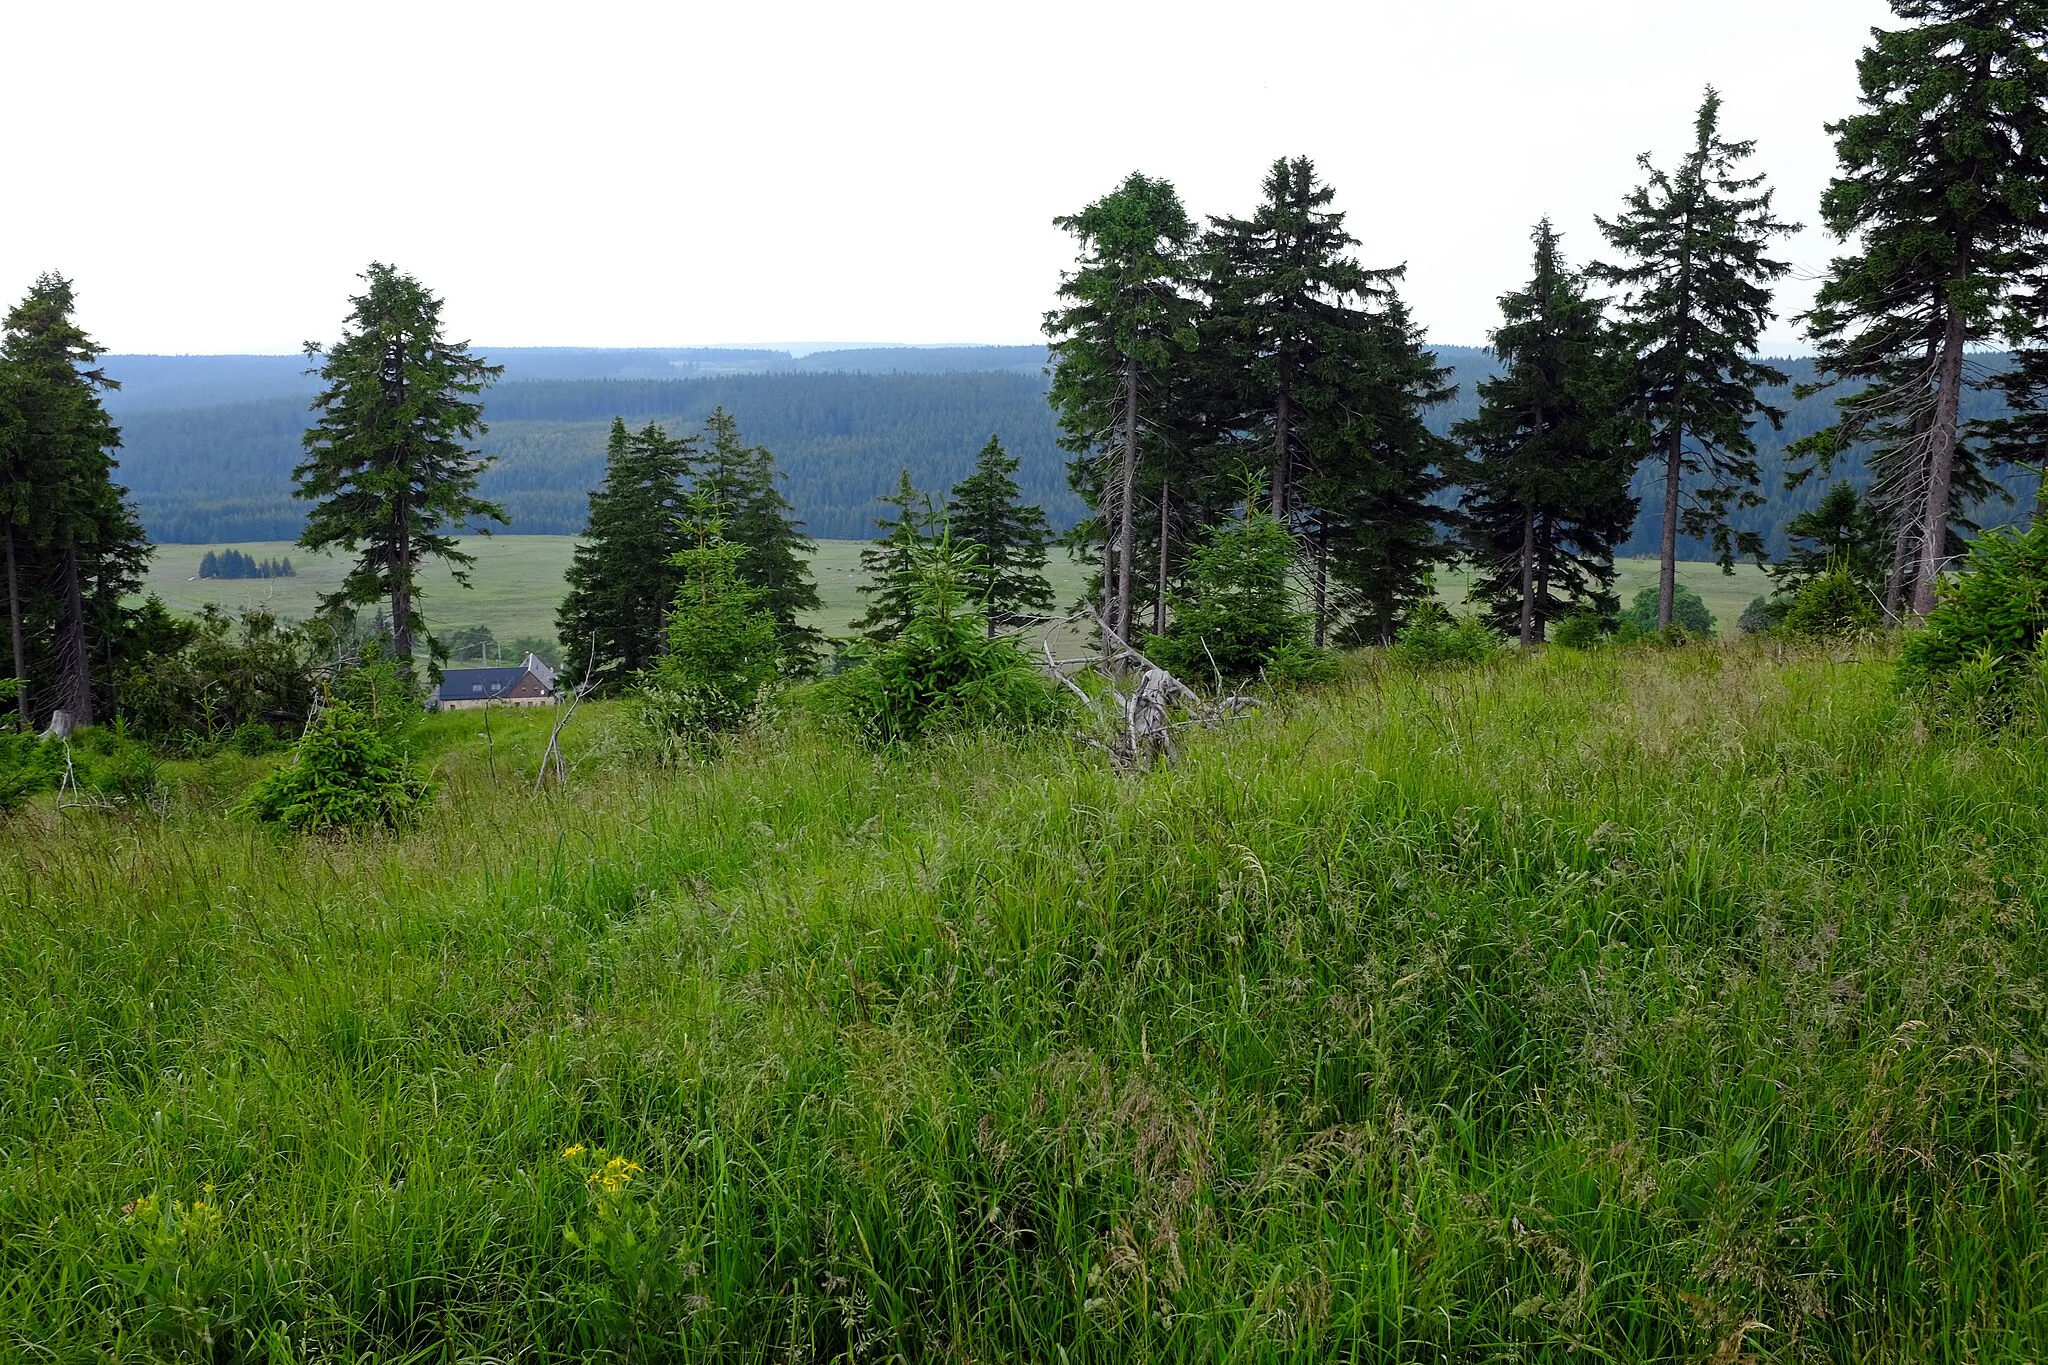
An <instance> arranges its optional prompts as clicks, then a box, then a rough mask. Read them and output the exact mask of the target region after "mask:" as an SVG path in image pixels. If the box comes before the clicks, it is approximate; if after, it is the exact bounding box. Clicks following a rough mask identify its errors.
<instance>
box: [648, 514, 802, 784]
mask: <svg viewBox="0 0 2048 1365" xmlns="http://www.w3.org/2000/svg"><path fill="white" fill-rule="evenodd" d="M681 530H682V535H683V540H684V543H683V547H682V548H681V549H679V550H677V551H676V552H675V553H674V554H673V555H672V556H671V559H672V560H673V564H672V566H671V567H673V568H674V569H675V570H676V580H677V581H676V594H675V600H674V601H673V602H672V603H671V604H670V614H669V618H668V626H667V632H668V648H667V651H666V652H665V653H664V654H663V655H662V657H661V659H660V661H659V662H658V663H656V664H655V665H654V667H653V669H652V670H651V673H650V678H649V680H650V684H651V685H650V686H649V688H648V690H647V694H646V697H645V699H644V707H645V710H646V713H647V714H648V715H649V717H650V718H651V719H653V720H654V721H655V722H656V724H657V725H658V726H659V727H660V728H661V729H663V730H665V731H666V732H668V733H670V734H673V735H675V736H677V737H678V738H680V739H682V740H684V741H685V742H687V743H692V744H702V743H705V742H707V741H709V740H712V739H714V738H716V737H717V736H718V735H721V734H724V733H727V732H730V731H734V730H738V729H741V728H743V727H745V726H746V725H747V724H748V723H749V722H751V721H752V720H753V718H754V716H755V714H756V713H757V712H758V711H759V710H760V706H761V700H762V698H763V697H764V696H765V695H766V694H767V691H768V689H769V687H771V686H772V685H773V684H774V681H775V676H776V672H777V669H778V664H779V661H780V660H781V658H782V652H783V651H782V645H781V643H780V640H779V638H778V635H779V632H778V630H777V626H776V621H775V616H774V613H772V612H770V611H769V610H768V606H767V601H766V598H767V596H768V591H767V589H765V588H757V587H754V586H752V585H750V584H748V583H747V582H746V581H745V578H744V577H743V575H742V573H741V568H740V566H741V562H742V561H743V560H744V559H745V558H746V555H747V547H746V546H744V545H741V544H739V543H738V542H736V541H731V540H727V539H726V538H725V534H724V530H725V527H724V521H723V519H722V518H720V517H719V515H718V509H717V507H716V506H715V505H714V504H713V503H712V502H711V500H710V498H709V497H708V496H707V495H705V494H702V493H697V494H692V495H691V497H690V500H689V511H688V515H687V516H686V517H685V518H683V520H682V522H681Z"/></svg>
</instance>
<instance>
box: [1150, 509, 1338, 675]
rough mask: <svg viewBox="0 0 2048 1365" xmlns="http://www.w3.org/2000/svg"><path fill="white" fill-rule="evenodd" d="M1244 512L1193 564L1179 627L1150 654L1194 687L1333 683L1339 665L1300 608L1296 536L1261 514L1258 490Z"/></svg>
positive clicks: (1179, 604) (1156, 639) (1176, 610)
mask: <svg viewBox="0 0 2048 1365" xmlns="http://www.w3.org/2000/svg"><path fill="white" fill-rule="evenodd" d="M1245 508H1246V510H1245V515H1244V516H1243V518H1241V519H1240V520H1237V521H1233V522H1228V523H1226V524H1224V525H1223V526H1220V527H1218V528H1217V530H1216V533H1215V534H1214V535H1213V536H1211V537H1210V539H1209V543H1208V544H1206V545H1204V546H1202V548H1200V549H1199V550H1196V551H1195V553H1194V555H1193V556H1192V557H1191V558H1190V559H1189V561H1188V572H1187V585H1186V587H1185V588H1184V589H1183V590H1182V591H1181V592H1180V593H1179V594H1178V595H1177V596H1176V597H1175V598H1174V600H1173V623H1172V625H1171V626H1170V627H1169V628H1168V630H1167V632H1166V633H1165V634H1164V635H1154V636H1152V637H1150V638H1149V639H1148V640H1147V641H1146V642H1145V652H1146V653H1147V654H1148V655H1149V656H1151V658H1152V659H1153V660H1154V661H1155V662H1156V663H1158V664H1159V666H1160V667H1162V668H1164V669H1166V670H1167V671H1169V672H1171V673H1174V674H1176V675H1178V676H1179V677H1181V678H1183V679H1190V680H1192V679H1205V678H1209V677H1212V676H1213V675H1215V674H1217V673H1220V674H1222V675H1223V677H1224V678H1225V679H1226V680H1233V679H1241V678H1254V677H1257V676H1259V675H1260V674H1261V673H1264V674H1265V675H1266V676H1267V677H1268V678H1271V679H1274V680H1276V681H1291V682H1306V681H1312V680H1316V679H1320V678H1326V677H1329V676H1331V675H1332V674H1333V673H1334V672H1335V662H1334V660H1332V659H1331V658H1330V657H1329V656H1328V654H1327V652H1326V651H1323V650H1319V649H1317V648H1316V646H1315V643H1314V638H1315V636H1314V628H1313V625H1312V623H1311V621H1310V619H1309V617H1308V616H1307V615H1306V614H1305V613H1303V612H1300V611H1297V610H1296V609H1295V606H1294V591H1293V587H1292V585H1291V584H1289V582H1288V572H1289V570H1291V569H1292V568H1293V565H1294V537H1292V536H1291V535H1289V534H1288V533H1287V528H1286V527H1285V526H1283V525H1281V524H1280V522H1279V521H1278V520H1277V519H1276V518H1275V517H1274V516H1273V515H1272V514H1271V513H1269V512H1265V511H1262V510H1260V508H1259V497H1258V490H1257V488H1256V487H1250V488H1247V490H1246V502H1245Z"/></svg>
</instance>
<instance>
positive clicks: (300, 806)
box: [235, 701, 432, 831]
mask: <svg viewBox="0 0 2048 1365" xmlns="http://www.w3.org/2000/svg"><path fill="white" fill-rule="evenodd" d="M431 793H432V788H431V787H430V786H428V784H427V783H426V781H425V780H424V779H422V778H421V777H419V776H418V775H417V774H416V773H414V772H413V770H412V764H411V761H410V760H409V759H408V758H407V757H406V755H405V754H404V753H403V752H402V751H400V750H399V749H398V748H396V747H395V746H394V745H393V744H392V743H391V742H390V740H389V739H388V738H387V737H386V735H385V733H384V732H383V730H381V729H380V728H379V727H378V725H377V724H376V723H375V722H374V721H373V720H372V719H371V718H370V717H369V716H367V715H365V714H364V713H363V711H362V710H361V709H360V708H359V707H357V706H356V705H355V704H353V703H351V702H346V701H337V702H334V703H332V704H331V705H329V706H328V707H327V709H326V710H324V711H322V712H321V713H320V714H319V715H318V716H316V717H315V718H314V719H313V723H312V724H311V725H309V726H307V727H306V733H305V736H304V738H302V739H300V741H299V744H298V749H297V752H296V753H295V754H294V756H293V759H292V762H291V763H289V764H287V765H286V766H284V767H282V768H279V769H278V770H277V771H275V772H273V773H271V774H270V775H269V776H267V777H265V778H264V779H263V780H262V781H261V782H258V783H257V784H256V786H255V787H253V788H252V789H251V790H250V792H249V794H248V796H247V797H245V798H243V800H242V801H241V802H240V803H239V804H238V805H237V806H236V807H235V811H236V813H237V814H239V815H244V816H247V817H248V818H250V819H253V820H257V821H259V822H262V823H266V824H277V825H282V826H284V827H285V828H286V829H290V830H295V831H317V830H352V829H365V828H374V827H377V826H383V827H385V828H388V829H399V828H402V827H404V826H406V825H408V824H411V823H412V822H413V820H415V819H416V818H418V816H419V813H420V810H421V808H422V807H423V806H424V805H425V804H426V801H427V798H428V797H429V795H430V794H431Z"/></svg>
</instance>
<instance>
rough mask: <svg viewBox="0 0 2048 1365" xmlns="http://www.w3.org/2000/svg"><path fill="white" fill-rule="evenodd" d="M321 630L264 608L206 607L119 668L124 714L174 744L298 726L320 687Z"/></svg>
mask: <svg viewBox="0 0 2048 1365" xmlns="http://www.w3.org/2000/svg"><path fill="white" fill-rule="evenodd" d="M318 635H319V632H317V631H313V630H309V629H307V628H306V627H303V626H299V625H294V624H292V623H289V622H284V621H280V620H278V619H277V618H276V617H275V616H272V615H271V614H270V613H269V612H267V611H265V610H262V609H261V608H255V609H252V610H249V611H246V612H244V613H243V614H242V616H241V618H240V619H239V620H236V619H234V618H231V617H229V616H228V615H227V614H226V613H225V612H222V611H220V610H219V609H218V608H215V607H212V606H208V607H207V608H205V610H203V611H202V612H201V613H200V615H199V617H198V619H197V620H196V621H193V622H191V623H189V624H181V629H180V633H179V635H178V636H176V637H174V638H173V639H171V640H167V641H163V642H160V643H159V644H158V646H157V647H156V648H154V649H151V650H149V651H148V652H146V653H143V654H141V655H140V657H138V658H136V659H135V660H133V661H132V662H130V663H129V664H127V665H126V666H125V667H124V668H123V669H122V670H121V673H120V680H121V714H122V717H123V719H124V720H126V721H127V722H128V723H129V724H130V725H131V726H133V727H134V729H135V731H136V732H137V733H138V734H142V735H147V736H149V737H150V738H151V739H154V740H157V741H159V742H164V743H173V744H177V743H184V744H190V743H194V742H211V741H215V740H218V739H220V738H221V737H222V736H224V735H226V734H228V733H229V732H230V731H233V730H235V729H236V728H237V727H241V726H248V725H257V726H262V727H266V728H276V729H283V730H295V729H297V727H298V726H299V725H300V724H301V723H302V722H303V721H304V720H305V718H306V716H307V715H309V714H310V713H311V711H312V709H313V702H314V698H315V697H316V695H317V693H318V685H319V684H318V668H317V666H316V658H317V655H318V653H319V640H318V638H317V637H318Z"/></svg>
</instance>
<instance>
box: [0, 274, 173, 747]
mask: <svg viewBox="0 0 2048 1365" xmlns="http://www.w3.org/2000/svg"><path fill="white" fill-rule="evenodd" d="M75 308H76V300H75V296H74V294H73V292H72V287H71V282H70V281H69V280H66V279H64V278H63V277H61V276H58V275H43V276H42V277H40V278H39V279H37V281H36V282H35V284H34V285H33V286H31V288H30V289H29V292H28V294H27V296H26V297H24V298H23V299H22V301H21V302H20V303H19V304H17V305H15V307H14V308H13V309H11V310H10V311H9V312H8V314H7V316H6V319H5V321H4V324H0V532H4V534H0V544H4V552H0V557H4V560H5V566H6V572H7V591H8V623H9V637H10V638H9V645H10V650H11V654H12V660H13V664H14V674H15V677H16V678H17V680H18V683H17V686H18V692H19V695H18V698H17V705H18V706H19V707H20V710H21V715H22V717H23V720H24V722H25V723H29V724H33V723H34V721H35V720H36V719H38V718H41V717H46V716H48V715H50V714H51V713H52V712H54V711H65V712H67V713H69V714H70V716H71V719H72V722H73V723H74V724H76V725H80V726H84V725H90V724H92V723H93V720H94V718H95V716H96V714H97V711H98V707H99V703H100V702H101V701H102V700H105V701H107V702H108V703H109V704H110V708H109V709H111V703H112V702H113V700H114V696H113V691H112V689H113V682H114V677H115V674H116V672H117V669H116V668H115V667H114V665H116V664H117V663H118V660H119V656H120V654H121V651H122V648H123V639H124V635H125V634H126V627H125V623H126V622H127V619H128V617H129V615H130V614H131V613H130V612H128V611H127V610H125V609H124V608H123V607H122V605H121V603H122V599H123V598H124V597H126V596H129V595H131V594H133V593H135V592H136V591H138V590H139V589H140V587H141V578H142V571H143V568H144V567H145V566H146V564H147V563H148V560H149V553H150V549H149V541H148V538H147V537H146V536H144V535H143V532H142V528H141V525H140V524H139V523H138V522H137V520H136V518H135V513H134V510H133V508H131V507H130V506H129V504H128V502H127V490H126V489H124V488H122V487H120V486H119V485H118V484H116V483H115V482H114V478H113V473H114V455H113V452H114V451H115V450H116V449H117V448H119V446H120V444H121V435H120V432H119V430H118V429H117V428H116V427H115V426H114V424H113V422H112V420H111V419H109V417H108V416H107V413H106V409H105V407H104V406H103V404H102V403H101V400H100V395H101V393H102V392H104V391H105V390H107V389H111V388H115V387H118V386H117V385H116V384H115V383H114V381H113V380H111V379H109V378H108V377H107V375H106V372H105V371H104V370H102V369H100V368H99V367H98V366H97V364H96V363H95V362H97V361H98V359H99V357H100V354H101V351H100V348H99V347H98V345H97V344H96V343H94V342H93V340H92V339H91V338H90V337H89V336H87V335H86V333H85V331H84V330H83V329H82V328H81V327H80V326H79V325H78V323H77V321H76V320H75V318H74V317H73V313H74V311H75ZM102 665H104V666H102ZM40 680H47V681H46V682H44V681H40Z"/></svg>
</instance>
